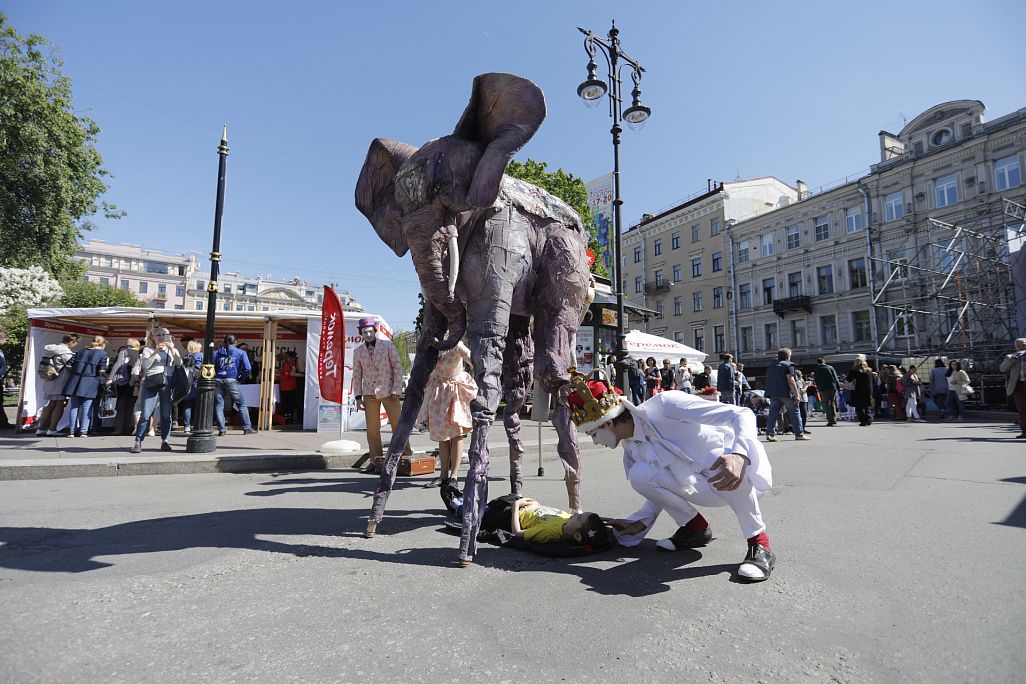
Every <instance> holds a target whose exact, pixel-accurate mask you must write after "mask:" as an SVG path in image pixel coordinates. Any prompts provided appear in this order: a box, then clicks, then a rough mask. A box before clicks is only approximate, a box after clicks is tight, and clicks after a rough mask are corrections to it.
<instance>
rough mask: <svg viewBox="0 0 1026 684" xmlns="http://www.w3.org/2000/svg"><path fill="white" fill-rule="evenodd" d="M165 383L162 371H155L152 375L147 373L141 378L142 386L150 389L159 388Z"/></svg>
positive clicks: (165, 379) (165, 377) (165, 378)
mask: <svg viewBox="0 0 1026 684" xmlns="http://www.w3.org/2000/svg"><path fill="white" fill-rule="evenodd" d="M165 385H167V376H166V375H164V374H163V373H156V374H154V375H147V376H146V377H145V378H144V379H143V387H145V388H146V389H150V390H155V389H160V388H162V387H164V386H165Z"/></svg>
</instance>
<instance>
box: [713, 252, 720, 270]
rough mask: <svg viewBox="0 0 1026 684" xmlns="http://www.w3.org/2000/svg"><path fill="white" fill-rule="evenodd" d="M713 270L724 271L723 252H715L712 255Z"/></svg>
mask: <svg viewBox="0 0 1026 684" xmlns="http://www.w3.org/2000/svg"><path fill="white" fill-rule="evenodd" d="M712 270H713V271H722V270H723V252H713V255H712Z"/></svg>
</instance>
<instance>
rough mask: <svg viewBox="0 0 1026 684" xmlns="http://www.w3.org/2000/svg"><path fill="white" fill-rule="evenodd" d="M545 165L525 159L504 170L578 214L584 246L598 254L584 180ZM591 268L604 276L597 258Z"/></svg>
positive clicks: (603, 270) (602, 268)
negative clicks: (586, 236)
mask: <svg viewBox="0 0 1026 684" xmlns="http://www.w3.org/2000/svg"><path fill="white" fill-rule="evenodd" d="M547 167H548V164H547V163H546V162H540V161H535V160H534V159H528V160H527V161H525V162H523V163H521V162H518V161H511V162H510V163H509V165H508V166H507V167H506V173H508V174H509V175H511V176H513V177H514V178H519V179H520V180H525V181H527V182H528V183H532V184H534V185H537V186H538V187H539V188H541V189H543V190H546V191H548V192H549V193H551V194H553V195H555V196H556V197H558V198H559V199H561V200H563V201H564V202H566V203H567V204H569V205H570V206H571V207H572V208H573V209H574V211H576V212H577V213H578V215H580V217H581V223H583V224H584V227H585V229H586V230H587V231H588V248H589V249H590V250H591V251H592V252H593V253H594V254H596V255H598V253H599V244H598V238H596V237H595V217H594V216H593V215H592V213H591V207H590V206H589V205H588V191H587V189H586V188H585V187H584V181H582V180H581V179H580V178H577V177H576V176H574V175H573V174H572V173H567V172H566V171H564V170H563V169H556V170H555V171H547V170H546V169H547ZM591 271H592V273H595V274H596V275H601V276H605V275H608V274H607V273H606V267H605V265H604V264H603V263H602V261H601V260H599V259H596V260H595V263H594V265H592V267H591Z"/></svg>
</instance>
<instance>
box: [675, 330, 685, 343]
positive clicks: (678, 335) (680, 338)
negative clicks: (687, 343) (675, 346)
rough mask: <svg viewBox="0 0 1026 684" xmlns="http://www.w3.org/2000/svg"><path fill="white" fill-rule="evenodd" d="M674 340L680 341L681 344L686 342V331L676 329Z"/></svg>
mask: <svg viewBox="0 0 1026 684" xmlns="http://www.w3.org/2000/svg"><path fill="white" fill-rule="evenodd" d="M673 341H674V342H678V343H680V344H684V331H683V330H674V331H673Z"/></svg>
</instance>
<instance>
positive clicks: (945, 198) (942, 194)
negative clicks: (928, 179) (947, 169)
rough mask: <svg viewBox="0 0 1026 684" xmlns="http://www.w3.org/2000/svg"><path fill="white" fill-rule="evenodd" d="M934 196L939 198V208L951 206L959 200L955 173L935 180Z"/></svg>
mask: <svg viewBox="0 0 1026 684" xmlns="http://www.w3.org/2000/svg"><path fill="white" fill-rule="evenodd" d="M933 192H934V197H935V199H936V200H937V205H936V206H937V208H938V209H940V208H941V207H949V206H951V205H952V204H955V203H956V202H958V186H957V185H956V184H955V174H953V173H952V174H949V175H947V176H944V177H943V178H937V179H935V180H934V181H933Z"/></svg>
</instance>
